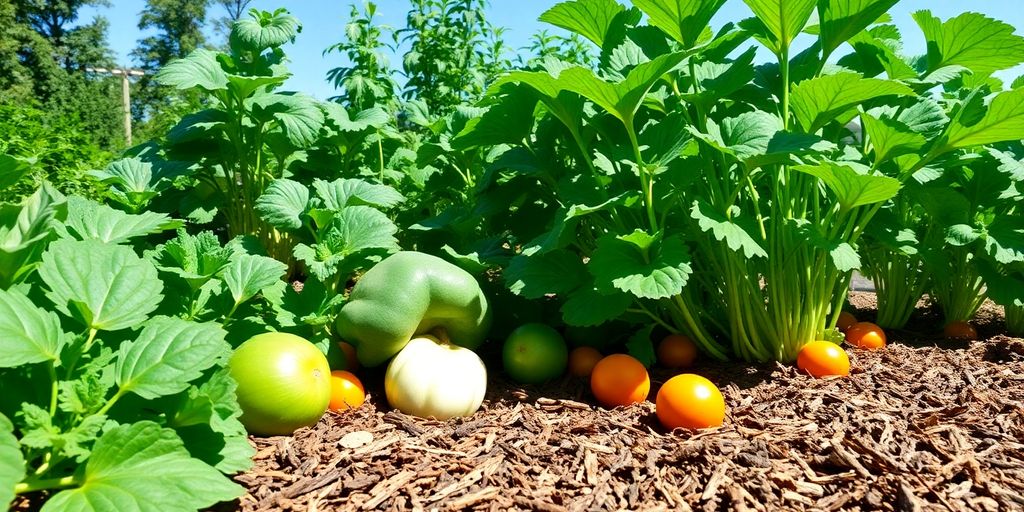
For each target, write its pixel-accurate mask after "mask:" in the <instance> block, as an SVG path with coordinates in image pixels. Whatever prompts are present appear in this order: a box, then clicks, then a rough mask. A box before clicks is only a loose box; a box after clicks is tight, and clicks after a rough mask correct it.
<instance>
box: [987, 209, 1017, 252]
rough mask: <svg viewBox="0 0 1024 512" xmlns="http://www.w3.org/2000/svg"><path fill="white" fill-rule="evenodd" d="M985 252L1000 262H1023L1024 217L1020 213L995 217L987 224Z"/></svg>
mask: <svg viewBox="0 0 1024 512" xmlns="http://www.w3.org/2000/svg"><path fill="white" fill-rule="evenodd" d="M987 231H988V233H987V236H986V237H985V252H986V253H988V255H989V256H991V257H992V258H993V259H994V260H996V261H997V262H998V263H1002V264H1011V263H1021V262H1024V218H1022V217H1021V216H1020V215H1006V216H1001V217H997V218H996V219H995V220H993V221H992V224H989V226H988V229H987Z"/></svg>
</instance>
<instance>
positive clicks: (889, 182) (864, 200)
mask: <svg viewBox="0 0 1024 512" xmlns="http://www.w3.org/2000/svg"><path fill="white" fill-rule="evenodd" d="M793 170H796V171H800V172H803V173H806V174H810V175H811V176H814V177H816V178H818V179H820V180H821V181H822V182H823V183H824V184H825V186H827V187H828V188H829V189H830V190H832V192H833V193H834V194H835V195H836V200H837V201H838V202H839V205H840V206H841V207H842V209H844V210H849V209H850V208H855V207H857V206H863V205H867V204H874V203H881V202H883V201H888V200H889V199H892V198H893V197H896V194H897V193H899V191H900V187H901V185H900V182H899V180H897V179H895V178H890V177H888V176H881V175H877V174H874V175H872V174H860V173H858V172H857V171H855V170H854V169H853V168H852V167H850V166H848V165H843V164H840V163H836V162H831V161H824V162H821V163H819V164H817V165H797V166H794V167H793Z"/></svg>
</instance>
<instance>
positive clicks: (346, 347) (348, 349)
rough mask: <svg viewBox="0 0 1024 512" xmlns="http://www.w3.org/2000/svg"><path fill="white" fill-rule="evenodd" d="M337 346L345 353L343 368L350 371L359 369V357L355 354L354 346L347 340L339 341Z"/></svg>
mask: <svg viewBox="0 0 1024 512" xmlns="http://www.w3.org/2000/svg"><path fill="white" fill-rule="evenodd" d="M338 347H340V348H341V351H342V352H344V353H345V369H346V370H348V371H350V372H354V371H357V370H359V357H357V356H356V347H354V346H353V345H352V344H351V343H349V342H347V341H339V342H338Z"/></svg>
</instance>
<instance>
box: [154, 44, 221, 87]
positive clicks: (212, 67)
mask: <svg viewBox="0 0 1024 512" xmlns="http://www.w3.org/2000/svg"><path fill="white" fill-rule="evenodd" d="M156 81H157V82H158V83H160V84H161V85H166V86H168V87H174V88H176V89H192V88H195V87H198V88H200V89H203V90H204V91H207V92H215V91H222V90H224V89H227V88H228V77H227V75H226V74H225V73H224V70H223V69H222V68H221V67H220V63H219V62H217V54H216V53H215V52H212V51H210V50H207V49H205V48H199V49H197V50H194V51H193V52H192V53H190V54H189V55H188V56H187V57H185V58H182V59H178V60H174V61H171V62H170V63H168V64H167V65H166V66H164V67H163V68H162V69H160V71H159V72H158V73H157V74H156Z"/></svg>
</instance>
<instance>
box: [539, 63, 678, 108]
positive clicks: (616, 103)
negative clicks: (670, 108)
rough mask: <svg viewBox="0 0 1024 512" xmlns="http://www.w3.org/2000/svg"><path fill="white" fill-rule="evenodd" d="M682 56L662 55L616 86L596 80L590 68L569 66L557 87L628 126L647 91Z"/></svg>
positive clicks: (615, 84) (641, 65)
mask: <svg viewBox="0 0 1024 512" xmlns="http://www.w3.org/2000/svg"><path fill="white" fill-rule="evenodd" d="M683 57H684V54H683V53H670V54H667V55H662V56H660V57H658V58H656V59H653V60H651V61H649V62H645V63H643V64H640V65H638V66H636V67H635V68H633V70H632V71H630V72H629V75H628V76H627V77H626V79H625V80H623V81H621V82H616V83H608V82H606V81H604V80H602V79H600V78H598V77H597V76H595V75H594V72H593V71H591V70H590V69H587V68H582V67H573V68H569V69H567V70H565V71H563V72H562V73H561V74H560V75H559V76H558V79H557V86H558V87H560V88H561V89H565V90H568V91H572V92H575V93H577V94H579V95H580V96H583V97H584V98H587V99H588V100H590V101H593V102H594V103H596V104H598V105H600V106H601V107H602V108H604V109H605V110H607V111H608V113H609V114H612V115H613V116H615V117H617V118H619V120H621V121H622V122H623V123H624V124H627V125H629V124H632V122H633V115H634V114H636V111H637V109H638V108H640V104H641V103H642V102H643V100H644V97H645V96H646V95H647V92H648V91H650V90H651V87H653V86H654V84H655V83H656V82H657V81H658V80H659V79H661V77H662V76H664V75H665V73H668V72H669V71H670V70H672V68H674V67H676V65H678V64H679V62H681V61H682V60H683Z"/></svg>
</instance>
